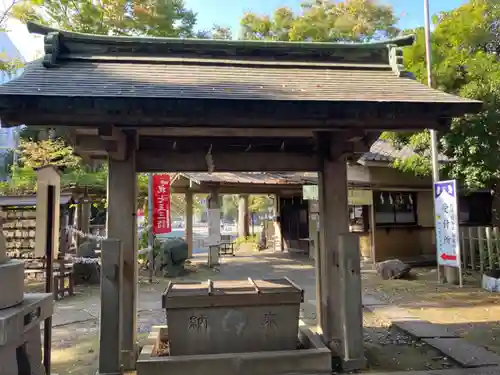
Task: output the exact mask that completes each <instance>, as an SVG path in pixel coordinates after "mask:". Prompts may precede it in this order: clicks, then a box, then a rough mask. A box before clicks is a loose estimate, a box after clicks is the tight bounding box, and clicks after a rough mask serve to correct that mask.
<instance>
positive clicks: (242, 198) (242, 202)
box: [238, 194, 250, 237]
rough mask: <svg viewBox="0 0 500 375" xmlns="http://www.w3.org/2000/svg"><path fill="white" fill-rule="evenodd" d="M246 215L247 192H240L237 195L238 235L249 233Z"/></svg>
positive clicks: (245, 235)
mask: <svg viewBox="0 0 500 375" xmlns="http://www.w3.org/2000/svg"><path fill="white" fill-rule="evenodd" d="M248 219H249V217H248V194H240V195H239V197H238V236H239V237H248V236H249V235H250V228H249V222H248V221H249V220H248Z"/></svg>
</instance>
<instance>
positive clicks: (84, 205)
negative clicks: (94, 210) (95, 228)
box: [79, 198, 92, 233]
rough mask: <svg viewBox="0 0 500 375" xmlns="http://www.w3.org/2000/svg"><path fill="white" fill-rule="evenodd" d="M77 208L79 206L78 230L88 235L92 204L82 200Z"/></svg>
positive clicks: (84, 199)
mask: <svg viewBox="0 0 500 375" xmlns="http://www.w3.org/2000/svg"><path fill="white" fill-rule="evenodd" d="M79 206H81V216H80V220H81V227H80V228H79V229H80V230H81V231H82V232H84V233H89V232H90V214H91V207H92V204H91V203H90V201H89V200H88V198H83V199H82V201H81V203H80V204H79Z"/></svg>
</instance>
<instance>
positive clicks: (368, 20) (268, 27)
mask: <svg viewBox="0 0 500 375" xmlns="http://www.w3.org/2000/svg"><path fill="white" fill-rule="evenodd" d="M397 21H398V19H397V17H395V15H394V12H393V10H392V7H391V6H390V5H383V4H380V3H379V2H377V1H375V0H346V1H332V0H310V1H306V2H304V3H303V4H302V5H301V12H300V13H294V12H293V11H292V10H291V9H290V8H279V9H277V10H276V11H275V12H274V13H273V14H272V15H257V14H254V13H247V14H245V15H244V17H243V18H242V20H241V22H240V23H241V26H242V35H241V37H242V38H243V39H269V40H281V41H287V40H291V41H329V42H334V41H348V42H354V41H356V42H359V41H362V42H367V41H371V40H374V39H379V38H387V37H393V36H395V35H397V34H398V32H399V30H398V29H397V27H396V23H397Z"/></svg>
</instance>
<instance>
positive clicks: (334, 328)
mask: <svg viewBox="0 0 500 375" xmlns="http://www.w3.org/2000/svg"><path fill="white" fill-rule="evenodd" d="M318 190H319V204H320V213H321V214H320V215H321V217H320V225H321V229H320V232H321V233H320V236H321V241H320V242H321V245H322V246H321V249H320V252H319V257H318V259H319V267H320V269H319V275H320V280H321V287H320V292H321V300H320V301H317V303H318V308H320V309H321V311H320V312H319V314H318V315H320V316H321V317H322V326H321V329H322V333H323V338H324V340H325V343H327V344H328V345H330V344H332V343H333V342H334V341H335V342H337V343H338V342H340V309H339V303H340V301H339V287H340V285H339V281H340V277H339V248H338V238H339V235H340V234H344V233H349V221H348V219H349V212H348V208H347V168H346V163H345V160H336V161H331V160H329V159H328V158H327V157H326V156H325V157H324V158H323V161H322V167H321V170H320V173H319V184H318Z"/></svg>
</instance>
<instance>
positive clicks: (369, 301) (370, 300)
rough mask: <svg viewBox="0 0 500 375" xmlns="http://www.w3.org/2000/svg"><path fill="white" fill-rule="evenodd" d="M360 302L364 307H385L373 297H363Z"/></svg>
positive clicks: (383, 303)
mask: <svg viewBox="0 0 500 375" xmlns="http://www.w3.org/2000/svg"><path fill="white" fill-rule="evenodd" d="M362 302H363V306H364V307H368V306H384V305H387V304H386V303H385V302H382V301H380V300H379V299H377V298H375V297H373V296H370V295H363V298H362Z"/></svg>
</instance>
